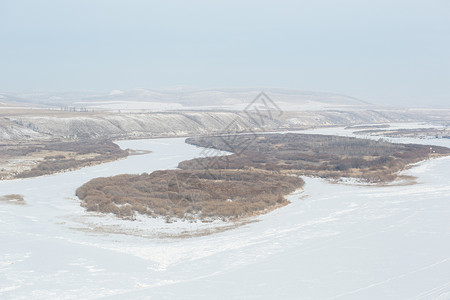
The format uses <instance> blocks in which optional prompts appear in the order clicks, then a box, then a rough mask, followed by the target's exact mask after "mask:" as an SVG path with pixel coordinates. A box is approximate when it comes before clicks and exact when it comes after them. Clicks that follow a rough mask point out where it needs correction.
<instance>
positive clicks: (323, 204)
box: [0, 129, 450, 299]
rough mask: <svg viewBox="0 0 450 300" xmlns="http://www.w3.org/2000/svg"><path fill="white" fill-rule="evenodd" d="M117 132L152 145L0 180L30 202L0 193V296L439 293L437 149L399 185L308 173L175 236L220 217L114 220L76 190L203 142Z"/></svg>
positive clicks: (443, 174)
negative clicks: (233, 213) (266, 208)
mask: <svg viewBox="0 0 450 300" xmlns="http://www.w3.org/2000/svg"><path fill="white" fill-rule="evenodd" d="M327 130H328V129H327ZM327 130H325V131H327ZM329 130H330V131H331V132H330V133H338V134H346V135H351V134H352V133H351V131H348V130H344V129H329ZM333 130H334V131H335V132H332V131H333ZM315 133H319V132H318V131H315ZM418 142H424V141H422V140H419V141H418ZM426 142H427V143H430V144H441V145H447V146H450V140H437V139H430V140H426ZM119 144H120V145H121V147H123V148H133V149H148V150H152V151H153V153H151V154H147V155H141V156H131V157H128V158H127V159H125V160H121V161H116V162H112V163H108V164H103V165H99V166H95V167H90V168H85V169H82V170H78V171H74V172H68V173H63V174H56V175H51V176H44V177H40V178H33V179H24V180H14V181H3V182H0V196H1V195H5V194H22V195H24V198H25V201H26V203H27V204H26V205H14V204H10V203H5V202H0V239H1V242H0V298H2V299H9V298H15V299H25V298H27V299H30V298H31V299H52V298H53V299H94V298H103V297H105V298H108V299H110V298H111V299H147V298H151V299H252V298H253V299H274V298H278V299H450V218H449V214H450V176H449V171H448V170H449V169H450V158H448V157H447V158H440V159H434V160H430V161H427V162H424V163H421V164H419V165H418V166H416V167H414V168H412V169H410V170H408V171H406V172H405V173H406V174H409V175H413V176H416V177H417V182H418V183H417V184H415V185H409V186H386V187H378V186H361V185H347V184H346V185H343V184H332V183H329V182H327V181H324V180H321V179H317V178H305V181H306V185H305V187H304V192H303V193H298V194H294V195H291V196H290V200H291V201H292V203H291V204H290V205H288V206H285V207H283V208H281V209H278V210H275V211H273V212H271V213H269V214H267V215H264V216H260V217H258V218H257V220H258V221H259V222H253V223H249V224H246V225H243V226H240V227H237V228H234V229H232V230H225V231H221V230H219V231H218V232H216V233H214V234H211V235H202V234H199V235H198V236H196V237H192V238H173V237H171V234H179V233H182V232H183V231H188V232H193V233H195V232H198V233H204V232H207V231H208V230H214V229H217V228H219V229H220V228H224V226H226V224H221V223H219V222H217V223H215V224H201V223H200V224H197V223H183V222H177V223H172V224H166V223H165V222H164V220H154V219H153V220H152V219H150V220H149V219H144V218H139V219H138V220H137V221H122V220H117V219H115V218H112V217H109V216H107V217H104V216H100V215H97V214H94V213H86V212H85V211H84V209H83V208H81V207H80V206H79V201H78V200H77V199H76V197H74V192H75V189H76V187H78V186H80V185H81V184H83V183H84V182H86V181H88V180H90V179H91V178H94V177H99V176H110V175H114V174H120V173H141V172H151V171H153V170H156V169H164V168H173V167H176V165H177V163H178V162H179V161H182V160H185V159H190V158H192V157H196V156H199V155H200V153H201V151H202V150H201V149H199V148H196V147H193V146H190V145H187V144H184V143H183V139H158V140H141V141H126V142H119ZM161 233H162V234H161Z"/></svg>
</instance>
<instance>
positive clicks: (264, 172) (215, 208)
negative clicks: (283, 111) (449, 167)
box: [76, 133, 450, 220]
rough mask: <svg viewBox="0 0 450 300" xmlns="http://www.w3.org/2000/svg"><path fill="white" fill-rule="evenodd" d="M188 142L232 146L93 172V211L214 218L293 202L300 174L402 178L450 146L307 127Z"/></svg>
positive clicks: (86, 195)
mask: <svg viewBox="0 0 450 300" xmlns="http://www.w3.org/2000/svg"><path fill="white" fill-rule="evenodd" d="M186 142H187V143H190V144H193V145H197V146H201V147H206V148H210V149H216V150H220V151H229V152H232V153H233V154H231V155H228V156H221V157H205V158H197V159H192V160H187V161H183V162H181V163H180V164H179V169H177V170H167V171H155V172H153V173H151V174H146V173H144V174H141V175H118V176H114V177H108V178H96V179H93V180H91V181H89V182H87V183H86V184H84V185H83V186H81V187H80V188H78V189H77V191H76V195H77V196H78V197H79V198H80V199H81V200H82V206H84V207H86V209H87V210H89V211H97V212H103V213H113V214H115V215H117V216H119V217H122V218H134V216H135V215H136V213H139V214H143V215H149V216H154V217H165V218H167V219H168V220H171V219H172V218H180V219H188V220H198V219H200V220H208V219H209V220H211V219H217V218H221V219H225V220H230V219H234V218H240V217H247V216H252V215H255V214H261V213H265V212H268V211H271V210H273V209H275V208H277V207H280V206H283V205H286V204H287V203H288V201H287V200H286V198H285V196H286V195H288V194H290V193H292V192H293V191H295V190H297V189H299V188H301V187H302V186H303V184H304V182H303V180H302V179H301V178H300V177H299V176H301V175H308V176H318V177H323V178H339V177H353V178H359V179H360V180H363V181H368V182H379V183H381V182H387V181H392V180H394V179H396V177H397V174H398V172H399V171H401V170H403V169H405V168H406V167H407V166H408V165H410V164H412V163H416V162H419V161H421V160H424V159H427V158H429V157H431V156H441V155H448V154H450V149H448V148H444V147H433V151H434V152H433V153H430V150H429V146H424V145H415V144H394V143H389V142H386V141H382V140H379V141H375V140H368V139H358V138H351V137H338V136H326V135H307V134H290V133H288V134H259V135H251V134H249V135H224V136H209V137H198V138H188V139H187V140H186Z"/></svg>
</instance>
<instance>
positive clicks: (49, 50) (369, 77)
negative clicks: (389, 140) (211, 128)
mask: <svg viewBox="0 0 450 300" xmlns="http://www.w3.org/2000/svg"><path fill="white" fill-rule="evenodd" d="M0 37H1V39H2V41H3V43H4V44H3V47H0V61H1V62H2V71H3V72H1V73H0V74H1V75H0V93H1V92H9V93H18V92H27V91H32V90H51V91H86V90H90V91H111V90H114V89H119V90H132V89H136V88H148V89H155V90H161V89H166V88H170V87H176V86H189V87H194V88H198V89H214V88H217V89H222V88H246V87H269V88H272V87H281V88H288V89H295V90H302V91H315V92H331V93H337V94H342V95H347V96H350V97H355V98H358V99H361V100H364V101H368V102H370V103H373V104H380V105H393V106H401V105H403V106H420V107H424V106H430V107H448V106H449V105H450V104H449V103H450V101H449V100H450V85H449V84H448V83H449V82H450V3H449V2H448V1H444V0H432V1H428V2H426V3H425V2H422V1H378V2H361V1H350V0H346V1H331V0H324V1H314V2H312V1H309V2H307V1H246V2H245V3H242V2H239V1H215V2H214V3H211V2H207V1H190V2H189V3H186V2H183V1H166V2H159V1H140V0H132V1H118V0H116V1H107V0H96V1H88V0H80V1H76V2H73V1H56V0H43V1H39V2H35V1H29V0H28V1H27V0H18V1H11V0H6V1H2V2H1V3H0Z"/></svg>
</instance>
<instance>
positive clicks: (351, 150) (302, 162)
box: [179, 133, 450, 183]
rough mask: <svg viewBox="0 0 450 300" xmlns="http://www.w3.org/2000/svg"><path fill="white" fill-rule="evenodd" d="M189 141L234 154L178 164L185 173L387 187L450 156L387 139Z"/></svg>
mask: <svg viewBox="0 0 450 300" xmlns="http://www.w3.org/2000/svg"><path fill="white" fill-rule="evenodd" d="M186 142H187V143H190V144H193V145H197V146H201V147H208V148H215V149H219V150H224V151H230V152H234V153H235V154H233V155H230V156H227V157H224V158H223V159H215V158H199V159H193V160H189V161H184V162H181V163H180V164H179V167H180V168H182V169H202V168H204V167H205V166H208V168H211V169H235V168H245V167H253V168H257V169H265V170H271V171H276V172H281V173H289V174H297V175H310V176H319V177H324V178H340V177H353V178H358V179H361V180H363V181H368V182H375V183H376V182H378V183H385V182H389V181H392V180H395V179H396V178H397V173H398V172H399V171H401V170H404V169H405V168H407V166H408V165H410V164H413V163H417V162H419V161H422V160H425V159H428V158H430V157H438V156H442V155H449V154H450V149H449V148H446V147H438V146H433V152H431V153H430V146H426V145H416V144H394V143H389V142H387V141H383V140H378V141H375V140H369V139H359V138H353V137H340V136H330V135H310V134H290V133H288V134H267V135H238V136H215V137H199V138H189V139H187V140H186Z"/></svg>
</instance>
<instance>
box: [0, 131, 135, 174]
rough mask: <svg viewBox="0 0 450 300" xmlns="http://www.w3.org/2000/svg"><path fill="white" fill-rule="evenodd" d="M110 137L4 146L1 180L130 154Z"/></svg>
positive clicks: (54, 171) (55, 170) (110, 159)
mask: <svg viewBox="0 0 450 300" xmlns="http://www.w3.org/2000/svg"><path fill="white" fill-rule="evenodd" d="M127 155H128V151H126V150H122V149H120V147H119V146H118V145H116V144H114V143H113V142H111V141H109V140H80V141H51V142H44V143H33V144H22V145H21V144H19V145H17V144H15V145H2V151H1V153H0V163H1V164H0V179H12V178H26V177H36V176H41V175H47V174H53V173H57V172H62V171H68V170H73V169H78V168H81V167H86V166H91V165H95V164H99V163H103V162H107V161H112V160H116V159H120V158H123V157H126V156H127Z"/></svg>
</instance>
